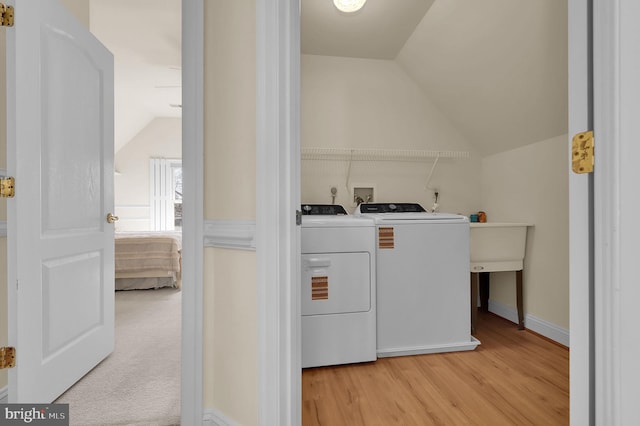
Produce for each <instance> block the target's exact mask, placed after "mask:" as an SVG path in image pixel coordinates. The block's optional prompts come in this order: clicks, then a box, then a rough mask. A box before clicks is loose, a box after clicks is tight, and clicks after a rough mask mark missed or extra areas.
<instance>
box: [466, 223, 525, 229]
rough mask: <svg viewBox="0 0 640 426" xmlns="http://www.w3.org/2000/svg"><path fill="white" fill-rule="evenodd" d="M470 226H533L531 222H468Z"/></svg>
mask: <svg viewBox="0 0 640 426" xmlns="http://www.w3.org/2000/svg"><path fill="white" fill-rule="evenodd" d="M469 226H471V227H472V228H508V227H516V226H533V224H532V223H515V222H484V223H482V222H469Z"/></svg>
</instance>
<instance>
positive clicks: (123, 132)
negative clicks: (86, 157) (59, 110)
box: [90, 0, 182, 152]
mask: <svg viewBox="0 0 640 426" xmlns="http://www.w3.org/2000/svg"><path fill="white" fill-rule="evenodd" d="M90 16H91V24H90V29H91V32H92V33H93V34H94V35H95V36H96V37H97V38H98V39H99V40H100V41H101V42H102V44H104V45H105V46H106V47H107V48H108V49H109V50H110V51H111V53H113V55H114V72H115V76H114V78H115V105H116V108H115V129H114V131H115V135H114V138H115V151H116V152H118V151H119V150H120V149H121V148H122V146H124V145H125V144H127V143H128V142H129V141H131V140H132V139H133V138H134V137H135V136H136V135H137V134H138V133H139V132H140V131H141V130H142V129H144V128H145V127H146V126H147V125H148V124H149V123H150V122H151V121H152V120H153V119H154V118H156V117H180V116H181V115H182V110H181V109H180V108H179V107H175V106H173V107H172V106H171V105H180V104H181V103H182V87H181V86H182V82H181V79H182V77H181V75H182V72H181V44H182V41H181V40H182V37H181V30H180V29H181V25H180V21H181V1H180V0H91V4H90Z"/></svg>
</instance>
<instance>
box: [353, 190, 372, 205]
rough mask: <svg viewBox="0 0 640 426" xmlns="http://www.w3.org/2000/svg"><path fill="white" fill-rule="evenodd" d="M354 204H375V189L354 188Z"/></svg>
mask: <svg viewBox="0 0 640 426" xmlns="http://www.w3.org/2000/svg"><path fill="white" fill-rule="evenodd" d="M353 202H354V203H355V204H361V203H373V187H370V186H362V187H354V188H353Z"/></svg>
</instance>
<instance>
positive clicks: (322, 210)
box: [301, 204, 347, 216]
mask: <svg viewBox="0 0 640 426" xmlns="http://www.w3.org/2000/svg"><path fill="white" fill-rule="evenodd" d="M301 210H302V214H303V215H324V216H345V215H347V211H346V210H345V209H344V207H342V206H341V205H339V204H303V205H302V208H301Z"/></svg>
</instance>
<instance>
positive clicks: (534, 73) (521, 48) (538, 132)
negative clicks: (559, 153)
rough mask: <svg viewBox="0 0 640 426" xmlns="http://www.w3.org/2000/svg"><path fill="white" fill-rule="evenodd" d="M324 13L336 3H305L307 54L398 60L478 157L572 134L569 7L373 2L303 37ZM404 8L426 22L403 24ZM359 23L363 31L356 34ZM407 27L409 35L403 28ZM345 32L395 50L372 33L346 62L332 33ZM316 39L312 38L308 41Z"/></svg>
mask: <svg viewBox="0 0 640 426" xmlns="http://www.w3.org/2000/svg"><path fill="white" fill-rule="evenodd" d="M317 3H322V4H323V5H324V6H325V7H326V6H327V5H329V6H332V2H331V1H330V0H325V1H319V0H303V1H302V38H301V43H302V52H303V53H307V54H318V55H331V56H353V57H361V58H363V57H364V58H372V59H374V58H375V59H379V58H395V60H396V61H397V63H398V64H399V65H400V66H401V67H402V68H403V69H404V70H405V71H406V72H407V74H408V75H409V76H410V77H411V78H413V79H414V80H415V81H416V83H417V84H418V85H419V86H420V87H421V88H422V90H423V91H424V93H425V95H426V96H427V97H428V98H429V100H430V101H431V102H433V103H434V104H435V105H437V107H438V108H439V109H440V110H441V111H442V112H443V113H444V114H445V115H446V116H447V118H449V119H450V120H451V122H452V123H454V124H455V125H456V127H457V128H458V130H459V131H460V132H461V133H462V134H463V135H465V136H466V137H467V139H468V140H469V142H471V143H472V144H474V145H475V146H476V147H477V149H478V150H479V151H480V152H482V153H484V154H492V153H496V152H500V151H505V150H508V149H513V148H517V147H520V146H524V145H527V144H530V143H533V142H538V141H542V140H545V139H548V138H551V137H554V136H558V135H562V134H564V133H566V132H567V119H568V118H567V117H568V103H567V85H568V79H567V18H568V16H567V1H566V0H535V1H530V0H482V1H477V0H435V1H431V0H424V1H419V0H394V1H389V0H368V1H367V3H366V4H365V6H364V8H363V9H362V10H361V11H360V12H358V13H357V14H355V15H353V16H345V15H344V14H340V13H337V11H336V12H335V13H329V11H326V10H325V11H323V12H322V13H323V15H322V19H323V20H325V21H327V22H326V23H325V24H324V25H325V30H323V31H322V32H319V31H318V30H317V28H316V27H315V26H310V28H306V27H305V23H307V22H313V19H315V18H312V17H309V16H306V15H308V14H316V13H319V12H318V11H317V10H316V9H319V7H318V6H317ZM418 3H419V4H421V6H423V8H422V9H420V8H418V7H417V4H418ZM368 8H370V9H371V11H372V12H371V13H368V12H367V9H368ZM385 8H386V9H387V12H385V11H384V10H383V9H385ZM405 8H406V10H409V11H411V12H410V13H411V14H412V16H413V18H414V19H415V18H416V16H420V21H419V23H418V24H417V25H416V26H415V28H414V27H413V26H411V25H412V24H407V23H406V21H403V20H402V19H396V18H395V17H396V16H403V14H402V13H400V12H398V11H397V9H405ZM422 10H423V11H422ZM373 11H375V13H373ZM419 13H422V15H419ZM359 20H362V21H365V22H362V23H358V24H357V25H356V22H357V21H359ZM314 25H315V24H314ZM406 25H409V27H410V28H411V32H410V33H409V34H408V33H406V32H402V31H401V30H399V29H397V28H396V27H397V26H401V27H403V26H405V28H404V30H406ZM343 26H353V31H355V28H359V29H362V31H364V29H371V28H375V29H377V30H376V31H374V33H376V35H377V37H382V38H384V37H385V36H386V34H389V37H390V38H391V39H393V40H394V43H392V44H393V46H395V47H393V48H392V47H390V45H389V46H387V45H384V47H383V43H381V42H380V38H377V37H374V36H372V35H371V33H369V35H358V34H355V33H352V34H349V36H348V39H349V40H356V41H357V43H351V47H350V48H349V49H350V50H349V51H348V52H345V50H344V48H342V47H333V46H340V42H341V40H344V39H345V36H344V34H343V33H342V31H341V30H336V31H331V30H330V29H331V28H336V29H339V28H341V27H343ZM312 30H313V37H311V36H310V35H309V34H307V33H308V32H309V31H312ZM405 36H406V42H404V43H402V44H401V43H399V42H398V39H402V37H405ZM321 38H323V39H326V40H324V41H323V42H320V41H319V40H320V39H321ZM310 39H312V42H311V41H310ZM378 49H379V50H378ZM394 50H395V55H394V53H393V51H394Z"/></svg>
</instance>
